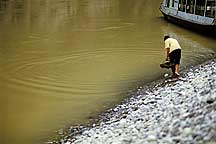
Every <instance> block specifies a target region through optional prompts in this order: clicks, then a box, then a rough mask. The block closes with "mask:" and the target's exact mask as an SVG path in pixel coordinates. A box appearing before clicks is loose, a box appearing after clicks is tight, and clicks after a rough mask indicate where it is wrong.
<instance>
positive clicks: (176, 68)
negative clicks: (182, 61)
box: [175, 64, 179, 75]
mask: <svg viewBox="0 0 216 144" xmlns="http://www.w3.org/2000/svg"><path fill="white" fill-rule="evenodd" d="M178 72H179V64H176V65H175V74H177V75H179V73H178Z"/></svg>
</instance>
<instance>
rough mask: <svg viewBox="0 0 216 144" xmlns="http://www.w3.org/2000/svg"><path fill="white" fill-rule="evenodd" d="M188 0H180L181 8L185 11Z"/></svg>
mask: <svg viewBox="0 0 216 144" xmlns="http://www.w3.org/2000/svg"><path fill="white" fill-rule="evenodd" d="M185 5H186V0H179V10H180V11H185Z"/></svg>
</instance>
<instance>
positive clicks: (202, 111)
mask: <svg viewBox="0 0 216 144" xmlns="http://www.w3.org/2000/svg"><path fill="white" fill-rule="evenodd" d="M134 95H135V96H133V97H131V98H130V99H128V100H127V102H125V103H123V104H121V105H119V106H117V107H115V108H114V109H111V110H110V111H109V112H108V113H107V114H106V115H105V116H104V118H103V120H101V122H100V123H99V124H98V125H94V126H93V127H92V128H84V129H83V131H82V133H81V134H79V135H76V136H75V137H74V136H73V137H69V138H67V140H65V142H63V143H65V144H71V143H72V142H73V143H75V144H102V143H104V144H111V143H112V144H157V143H161V144H173V143H180V144H195V143H196V144H197V143H198V144H204V143H205V144H206V143H216V60H213V61H211V62H209V63H208V64H205V65H200V66H199V67H196V68H193V69H190V70H188V71H187V72H185V73H184V74H183V75H182V77H181V78H180V80H178V81H169V80H163V81H161V82H159V83H158V84H156V85H155V86H154V87H152V88H146V87H145V88H140V89H138V90H137V92H136V94H134ZM71 132H74V129H72V130H71Z"/></svg>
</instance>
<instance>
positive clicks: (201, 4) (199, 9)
mask: <svg viewBox="0 0 216 144" xmlns="http://www.w3.org/2000/svg"><path fill="white" fill-rule="evenodd" d="M204 12H205V0H196V10H195V14H197V15H201V16H204Z"/></svg>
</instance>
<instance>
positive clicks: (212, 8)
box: [206, 0, 216, 18]
mask: <svg viewBox="0 0 216 144" xmlns="http://www.w3.org/2000/svg"><path fill="white" fill-rule="evenodd" d="M215 13H216V0H207V4H206V16H207V17H212V18H214V17H215Z"/></svg>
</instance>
